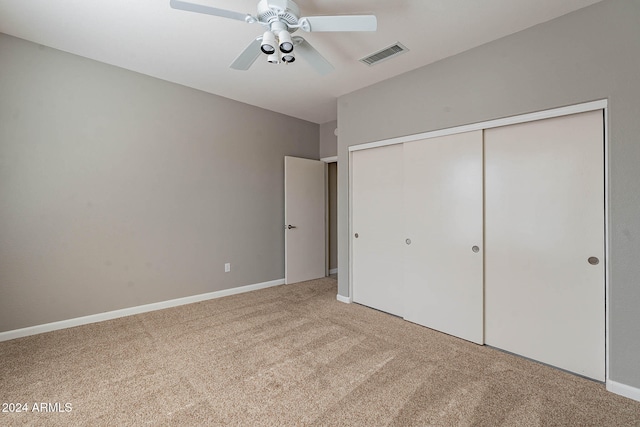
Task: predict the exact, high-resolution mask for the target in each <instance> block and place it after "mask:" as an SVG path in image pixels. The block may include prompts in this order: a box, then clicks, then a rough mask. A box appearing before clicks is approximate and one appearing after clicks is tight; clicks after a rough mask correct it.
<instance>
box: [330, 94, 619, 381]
mask: <svg viewBox="0 0 640 427" xmlns="http://www.w3.org/2000/svg"><path fill="white" fill-rule="evenodd" d="M596 110H603V111H604V117H603V120H604V123H603V124H604V221H605V223H604V236H605V241H604V254H605V260H604V263H605V268H604V276H605V277H604V282H605V283H604V285H605V334H606V335H605V382H606V384H607V389H609V390H610V389H611V385H610V383H609V360H610V357H609V349H610V345H609V336H610V334H609V323H610V322H609V320H610V319H609V312H610V311H609V301H610V298H609V247H610V245H609V236H610V233H609V230H610V219H609V207H610V201H609V192H610V191H609V183H610V177H609V174H610V172H609V123H608V122H609V111H608V101H607V100H606V99H603V100H598V101H592V102H585V103H581V104H575V105H570V106H566V107H560V108H553V109H549V110H543V111H538V112H534V113H528V114H522V115H517V116H511V117H505V118H502V119H496V120H489V121H485V122H479V123H474V124H469V125H463V126H456V127H451V128H447V129H441V130H436V131H431V132H424V133H419V134H414V135H408V136H403V137H398V138H390V139H384V140H379V141H372V142H368V143H364V144H359V145H352V146H350V147H348V153H349V298H348V301H345V300H344V298H342V299H340V300H341V301H343V302H351V301H352V300H353V268H352V267H353V266H352V261H353V242H352V240H351V236H352V235H353V233H354V230H353V223H352V212H353V209H352V195H353V188H352V171H353V168H352V153H353V152H354V151H359V150H366V149H370V148H376V147H384V146H387V145H394V144H403V143H405V142H411V141H417V140H421V139H429V138H436V137H440V136H447V135H454V134H458V133H464V132H471V131H475V130H486V129H492V128H497V127H502V126H508V125H513V124H518V123H527V122H533V121H538V120H544V119H550V118H554V117H561V116H568V115H571V114H577V113H585V112H588V111H596Z"/></svg>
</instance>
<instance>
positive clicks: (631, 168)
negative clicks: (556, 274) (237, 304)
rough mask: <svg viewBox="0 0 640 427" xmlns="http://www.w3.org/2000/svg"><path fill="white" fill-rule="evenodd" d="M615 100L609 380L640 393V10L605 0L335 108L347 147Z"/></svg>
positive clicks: (344, 164) (342, 204) (342, 284)
mask: <svg viewBox="0 0 640 427" xmlns="http://www.w3.org/2000/svg"><path fill="white" fill-rule="evenodd" d="M604 98H608V100H609V107H610V108H609V142H610V156H611V158H610V161H609V166H610V191H609V195H610V202H611V204H610V214H611V218H610V227H611V235H610V236H609V244H610V246H609V248H610V258H609V267H610V272H611V277H610V283H609V289H610V310H611V312H610V324H609V328H610V329H609V331H610V343H611V345H610V356H611V358H610V379H611V380H613V381H618V382H620V383H623V384H627V385H630V386H633V387H640V368H639V366H640V327H639V326H638V325H640V310H639V309H638V307H640V283H639V282H640V262H638V260H640V244H639V242H640V186H639V185H638V183H639V182H640V168H639V167H638V165H640V2H639V1H637V0H605V1H604V2H602V3H598V4H596V5H593V6H590V7H588V8H586V9H582V10H579V11H576V12H574V13H571V14H569V15H565V16H563V17H560V18H558V19H555V20H553V21H550V22H547V23H545V24H541V25H538V26H536V27H532V28H530V29H527V30H525V31H522V32H520V33H517V34H514V35H511V36H508V37H505V38H503V39H501V40H498V41H495V42H492V43H488V44H486V45H483V46H480V47H478V48H476V49H473V50H470V51H467V52H465V53H462V54H460V55H457V56H454V57H451V58H448V59H445V60H442V61H440V62H438V63H435V64H432V65H430V66H427V67H424V68H420V69H417V70H414V71H412V72H409V73H406V74H404V75H401V76H398V77H396V78H393V79H390V80H387V81H384V82H382V83H379V84H376V85H374V86H371V87H368V88H365V89H362V90H360V91H357V92H354V93H351V94H348V95H345V96H343V97H341V98H340V99H339V100H338V126H339V129H340V132H339V138H338V157H339V163H338V168H339V169H338V173H339V174H340V176H345V177H346V176H348V173H349V171H348V161H347V160H348V151H347V149H348V147H349V146H351V145H356V144H361V143H365V142H370V141H376V140H381V139H386V138H390V137H397V136H403V135H410V134H415V133H420V132H425V131H430V130H436V129H442V128H447V127H452V126H457V125H463V124H469V123H474V122H479V121H484V120H489V119H496V118H500V117H506V116H513V115H517V114H521V113H527V112H533V111H539V110H544V109H550V108H554V107H560V106H565V105H571V104H576V103H581V102H586V101H592V100H597V99H604ZM338 204H339V205H338V206H339V214H338V221H339V224H338V227H339V229H338V234H339V237H338V239H339V247H338V250H339V269H340V270H339V279H340V280H339V293H340V295H343V296H347V295H348V294H349V288H348V277H349V276H348V275H349V269H348V267H349V258H348V248H349V246H348V239H349V234H348V233H349V230H348V218H349V216H348V182H347V180H346V179H345V180H341V181H340V182H339V190H338Z"/></svg>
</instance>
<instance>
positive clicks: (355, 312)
mask: <svg viewBox="0 0 640 427" xmlns="http://www.w3.org/2000/svg"><path fill="white" fill-rule="evenodd" d="M336 290H337V289H336V281H335V280H334V279H330V278H327V279H321V280H315V281H310V282H304V283H300V284H295V285H286V286H279V287H275V288H270V289H265V290H261V291H256V292H251V293H247V294H242V295H235V296H230V297H226V298H221V299H217V300H211V301H206V302H201V303H197V304H191V305H187V306H182V307H176V308H172V309H167V310H162V311H156V312H151V313H146V314H141V315H136V316H131V317H126V318H121V319H116V320H112V321H108V322H103V323H98V324H92V325H86V326H81V327H77V328H71V329H66V330H61V331H56V332H51V333H47V334H41V335H36V336H32V337H26V338H21V339H16V340H12V341H7V342H2V343H0V361H1V362H0V401H1V402H2V403H10V402H13V403H23V404H24V403H27V404H28V411H27V412H21V413H2V412H0V425H3V426H4V425H65V426H69V425H89V426H106V425H109V426H116V425H147V424H151V425H163V426H164V425H176V426H188V425H251V426H255V425H363V426H378V425H393V426H411V425H419V426H427V425H434V426H448V425H451V426H472V425H473V426H500V425H504V426H528V425H538V426H552V425H571V426H640V402H635V401H632V400H629V399H626V398H623V397H620V396H617V395H615V394H613V393H609V392H607V391H606V390H605V388H604V386H603V385H602V384H599V383H596V382H592V381H589V380H586V379H583V378H579V377H576V376H573V375H570V374H568V373H565V372H562V371H559V370H556V369H553V368H550V367H547V366H543V365H539V364H537V363H534V362H531V361H528V360H525V359H522V358H519V357H515V356H512V355H508V354H505V353H502V352H500V351H497V350H493V349H491V348H487V347H481V346H476V345H474V344H471V343H467V342H465V341H462V340H459V339H456V338H453V337H450V336H447V335H444V334H441V333H438V332H435V331H432V330H430V329H427V328H423V327H420V326H417V325H414V324H411V323H409V322H406V321H404V320H402V319H399V318H396V317H393V316H390V315H387V314H384V313H380V312H377V311H375V310H371V309H369V308H366V307H362V306H359V305H356V304H350V305H348V304H342V303H340V302H338V301H336ZM41 402H44V403H46V404H47V405H45V407H46V409H47V410H50V409H51V410H54V411H55V412H37V411H36V412H34V411H33V405H34V404H37V405H38V408H40V406H39V405H40V403H41ZM49 403H50V405H49ZM65 404H70V407H66V409H70V411H69V412H65ZM56 405H57V406H56ZM3 406H4V405H3ZM3 409H4V408H3Z"/></svg>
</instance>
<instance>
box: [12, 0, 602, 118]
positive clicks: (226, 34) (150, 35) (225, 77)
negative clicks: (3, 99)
mask: <svg viewBox="0 0 640 427" xmlns="http://www.w3.org/2000/svg"><path fill="white" fill-rule="evenodd" d="M193 1H194V2H197V3H201V4H206V5H209V6H214V7H219V8H224V9H230V10H234V11H237V12H242V13H248V14H251V15H255V14H256V5H257V3H258V0H193ZM598 1H600V0H482V1H479V0H386V1H384V0H351V1H344V0H297V4H298V6H299V7H300V9H301V11H302V15H303V16H310V15H338V14H359V13H373V14H375V15H376V16H377V18H378V31H377V32H375V33H303V32H302V31H299V32H297V33H296V34H298V35H302V36H303V37H304V38H305V39H306V40H307V41H308V42H309V43H311V44H312V45H313V46H314V47H315V48H316V49H317V50H318V51H320V53H321V54H322V55H323V56H324V57H325V58H327V59H328V60H329V61H330V62H331V63H332V64H333V66H334V67H335V68H336V70H335V71H334V72H333V73H331V74H329V75H326V76H320V75H318V74H316V73H315V71H313V70H312V69H311V68H310V67H309V66H308V65H307V64H306V63H305V62H304V60H302V59H301V60H298V61H296V62H295V63H293V64H291V65H272V64H268V63H266V61H265V60H264V58H258V61H256V63H255V64H254V65H253V66H252V68H251V69H249V70H248V71H236V70H232V69H230V68H229V67H228V66H229V64H230V63H231V62H232V61H233V60H234V59H235V58H236V56H237V55H238V54H239V53H240V52H241V51H242V50H243V49H244V48H245V46H246V45H248V44H249V42H251V41H252V40H253V39H254V38H255V37H257V36H258V35H260V34H261V33H262V32H263V31H264V30H263V27H262V26H260V25H257V24H253V25H250V24H246V23H244V22H241V21H234V20H229V19H224V18H219V17H215V16H210V15H200V14H196V13H190V12H184V11H179V10H174V9H171V8H170V7H169V0H135V1H132V0H91V1H87V0H58V1H52V0H0V32H2V33H6V34H10V35H13V36H16V37H20V38H23V39H26V40H30V41H32V42H35V43H38V44H42V45H45V46H49V47H53V48H56V49H60V50H63V51H67V52H71V53H74V54H77V55H81V56H84V57H87V58H91V59H95V60H97V61H101V62H105V63H107V64H112V65H116V66H118V67H122V68H126V69H129V70H133V71H137V72H139V73H143V74H147V75H150V76H153V77H158V78H161V79H164V80H168V81H171V82H175V83H179V84H182V85H185V86H189V87H193V88H196V89H200V90H203V91H206V92H210V93H214V94H217V95H221V96H224V97H227V98H231V99H235V100H238V101H241V102H245V103H248V104H252V105H256V106H258V107H262V108H267V109H269V110H273V111H277V112H280V113H284V114H287V115H290V116H293V117H298V118H301V119H304V120H308V121H311V122H315V123H326V122H328V121H331V120H335V119H336V108H337V107H336V98H337V97H339V96H341V95H344V94H346V93H349V92H352V91H354V90H357V89H360V88H363V87H365V86H369V85H371V84H373V83H376V82H379V81H381V80H384V79H387V78H389V77H392V76H395V75H398V74H401V73H404V72H406V71H409V70H412V69H415V68H418V67H421V66H423V65H426V64H429V63H432V62H435V61H438V60H440V59H442V58H446V57H448V56H451V55H455V54H457V53H460V52H463V51H465V50H468V49H471V48H473V47H475V46H479V45H481V44H484V43H487V42H489V41H492V40H495V39H498V38H500V37H503V36H506V35H508V34H512V33H514V32H517V31H520V30H522V29H525V28H527V27H530V26H533V25H536V24H538V23H541V22H545V21H548V20H550V19H553V18H555V17H558V16H561V15H564V14H566V13H569V12H571V11H574V10H577V9H580V8H582V7H586V6H588V5H591V4H593V3H597V2H598ZM398 41H399V42H400V43H402V44H404V45H405V46H406V47H408V48H409V49H410V51H409V52H408V53H405V54H402V55H399V56H398V57H396V58H394V59H391V60H388V61H385V62H382V63H380V64H378V65H376V66H373V67H368V66H366V65H364V64H362V63H360V62H358V59H360V58H362V57H364V56H366V55H369V54H371V53H373V52H375V51H377V50H379V49H382V48H384V47H387V46H388V45H390V44H392V43H395V42H398ZM0 59H1V57H0Z"/></svg>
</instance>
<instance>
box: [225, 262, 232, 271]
mask: <svg viewBox="0 0 640 427" xmlns="http://www.w3.org/2000/svg"><path fill="white" fill-rule="evenodd" d="M230 271H231V263H230V262H227V263H225V265H224V272H225V273H228V272H230Z"/></svg>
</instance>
